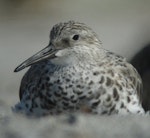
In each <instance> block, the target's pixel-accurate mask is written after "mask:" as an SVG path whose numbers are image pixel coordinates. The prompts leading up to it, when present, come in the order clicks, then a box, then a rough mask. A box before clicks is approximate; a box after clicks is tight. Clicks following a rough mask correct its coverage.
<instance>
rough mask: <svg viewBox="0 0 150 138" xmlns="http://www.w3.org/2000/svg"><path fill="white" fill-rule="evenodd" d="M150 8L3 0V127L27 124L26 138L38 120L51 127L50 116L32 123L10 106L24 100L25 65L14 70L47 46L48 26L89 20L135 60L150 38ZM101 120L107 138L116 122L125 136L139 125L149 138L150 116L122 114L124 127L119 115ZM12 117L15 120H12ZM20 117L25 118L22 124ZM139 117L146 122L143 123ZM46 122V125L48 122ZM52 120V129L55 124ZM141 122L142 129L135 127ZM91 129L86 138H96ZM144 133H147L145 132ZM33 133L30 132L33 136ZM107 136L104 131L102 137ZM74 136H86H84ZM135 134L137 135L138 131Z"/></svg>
mask: <svg viewBox="0 0 150 138" xmlns="http://www.w3.org/2000/svg"><path fill="white" fill-rule="evenodd" d="M149 7H150V1H149V0H145V1H140V0H132V1H130V0H126V1H123V0H122V1H120V0H112V1H110V0H101V1H98V0H94V1H90V0H80V1H78V0H77V1H69V0H64V1H60V0H58V1H55V0H50V1H48V0H43V1H40V0H26V1H25V0H20V1H18V0H14V1H10V0H0V49H1V50H0V116H1V117H0V118H2V119H1V120H2V121H0V123H1V124H2V125H1V126H0V128H3V129H4V130H5V131H6V132H7V127H8V126H9V125H10V126H9V127H10V128H11V130H14V131H17V128H15V127H20V124H21V125H22V126H21V128H19V131H22V130H25V129H26V131H25V132H21V133H22V134H21V135H23V136H24V135H26V134H25V133H28V132H29V131H30V129H31V128H32V127H33V124H34V123H35V124H34V125H35V126H38V124H39V123H41V122H42V123H41V125H43V126H47V125H48V123H47V121H45V120H47V119H44V120H43V121H40V120H38V121H35V120H33V122H34V123H33V124H32V123H31V122H32V121H31V122H30V121H27V119H25V118H24V117H20V116H18V115H14V114H13V113H12V112H11V107H12V106H13V105H14V104H15V103H17V102H18V101H19V96H18V91H19V85H20V81H21V78H22V76H23V74H24V73H25V71H26V69H25V70H23V71H21V72H19V73H17V74H15V73H13V70H14V68H15V67H16V66H17V65H18V64H20V63H21V62H22V61H24V60H25V59H26V58H28V57H29V56H31V55H33V54H34V53H36V52H37V51H39V50H40V49H42V48H43V47H45V46H46V45H47V44H48V42H49V38H48V36H49V30H50V29H51V28H52V26H53V25H54V24H56V23H58V22H60V21H68V20H77V21H80V22H84V23H86V24H88V25H89V26H91V27H92V28H93V30H95V31H96V32H97V34H98V35H99V36H100V38H101V40H102V42H103V46H104V47H105V48H106V49H109V50H111V51H113V52H115V53H118V54H120V55H122V56H125V57H127V59H130V58H131V57H132V56H133V55H134V54H135V53H136V52H137V51H139V50H140V49H141V48H142V47H143V46H144V45H145V44H147V43H149V42H150V14H149V13H150V8H149ZM7 115H8V118H7ZM16 116H17V117H16ZM77 116H78V115H77ZM79 117H80V115H79ZM81 118H82V119H81V122H82V120H83V124H84V125H85V126H86V127H88V129H87V130H89V129H90V127H91V126H90V127H89V124H90V122H89V123H88V122H87V121H86V118H85V119H84V116H82V115H81ZM89 118H90V119H92V120H93V119H95V117H92V116H89ZM7 119H8V120H7ZM87 119H88V117H87ZM96 119H97V120H99V121H98V123H99V126H100V128H101V127H103V129H100V131H98V130H99V129H98V128H99V126H97V125H98V123H96V125H95V126H96V127H95V126H94V124H92V125H93V127H94V128H93V129H95V131H96V132H95V134H97V137H98V135H99V134H100V133H101V132H102V131H103V130H104V128H107V127H108V128H109V129H110V130H108V129H107V131H105V132H106V136H108V137H109V135H110V133H109V131H111V128H112V129H113V126H114V125H116V124H117V125H118V130H117V126H116V127H115V130H114V131H116V132H118V133H119V131H120V129H122V130H123V131H124V134H126V133H127V132H128V131H129V132H130V133H131V130H132V128H133V129H134V132H133V133H134V134H135V132H136V131H135V129H137V132H138V135H140V134H139V133H140V132H141V135H142V136H145V137H147V136H149V135H148V134H149V131H148V128H150V125H149V123H148V121H149V118H141V117H140V118H139V117H137V118H135V119H134V117H125V118H123V121H122V119H121V118H119V121H122V124H124V123H126V124H125V126H124V127H123V126H122V125H120V124H118V123H117V122H118V121H117V119H116V118H113V117H110V122H109V121H107V119H106V118H101V117H100V118H98V117H96ZM3 120H5V121H6V122H5V121H3ZM9 120H11V121H10V122H9ZM18 120H19V122H20V121H21V122H20V123H19V122H18ZM48 120H49V119H48ZM52 120H56V122H57V123H56V124H55V125H56V126H55V127H56V128H57V127H58V130H59V131H66V130H61V129H62V128H60V127H59V125H60V123H61V121H60V122H59V121H57V119H56V118H53V119H52ZM104 120H105V121H104ZM114 120H116V124H113V121H114ZM128 120H129V121H128ZM139 120H140V122H142V123H139ZM7 121H8V124H7ZM45 122H46V124H44V123H45ZM111 122H112V123H111ZM3 123H4V124H5V123H6V125H3ZM28 123H29V124H28ZM50 124H51V120H50ZM50 124H49V127H53V126H51V125H50ZM81 124H82V123H81ZM104 124H105V125H104ZM137 124H138V125H137ZM30 125H31V126H30ZM128 125H129V127H128ZM136 125H137V126H138V127H136ZM49 127H48V128H46V129H45V130H43V133H44V131H47V132H48V129H49ZM55 127H54V128H55ZM142 127H144V128H142ZM8 129H9V128H8ZM28 129H29V130H28ZM39 129H40V127H38V128H36V129H35V131H34V132H33V135H34V136H33V137H36V136H35V134H36V133H38V134H39V131H38V130H39ZM70 129H72V128H69V130H70ZM77 129H78V130H77V131H79V128H77ZM141 129H142V130H141ZM5 131H4V132H5ZM51 131H53V129H51ZM54 132H55V131H54ZM54 132H53V133H54ZM70 132H71V134H72V133H75V132H74V131H73V130H71V131H70ZM89 133H91V134H92V135H93V132H92V131H91V132H90V131H89V132H88V131H87V136H89V137H92V136H91V135H88V134H89ZM112 133H113V132H112ZM145 133H146V135H144V134H145ZM127 135H128V134H127ZM31 136H32V134H31ZM31 136H30V135H29V136H28V137H31ZM104 136H105V135H104V134H103V137H104ZM4 137H7V138H8V137H10V136H9V135H8V136H6V135H4ZM14 137H15V138H16V137H19V136H18V135H16V136H14ZM38 137H40V136H38ZM53 137H54V135H53ZM57 137H58V136H57ZM68 137H69V136H68ZM74 137H82V135H79V136H78V135H77V136H74ZM116 137H120V133H119V135H116ZM133 137H135V135H134V136H133ZM149 137H150V136H149Z"/></svg>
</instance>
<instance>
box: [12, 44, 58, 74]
mask: <svg viewBox="0 0 150 138" xmlns="http://www.w3.org/2000/svg"><path fill="white" fill-rule="evenodd" d="M57 51H58V50H57V49H54V48H53V47H52V46H50V45H49V46H47V47H45V48H44V49H42V50H41V51H39V52H38V53H36V54H35V55H33V56H32V57H30V58H28V59H27V60H25V61H24V62H23V63H21V64H20V65H19V66H18V67H17V68H16V69H15V70H14V72H18V71H21V70H22V69H24V68H26V67H28V66H31V65H33V64H35V63H37V62H39V61H42V60H44V59H47V58H54V57H55V53H56V52H57Z"/></svg>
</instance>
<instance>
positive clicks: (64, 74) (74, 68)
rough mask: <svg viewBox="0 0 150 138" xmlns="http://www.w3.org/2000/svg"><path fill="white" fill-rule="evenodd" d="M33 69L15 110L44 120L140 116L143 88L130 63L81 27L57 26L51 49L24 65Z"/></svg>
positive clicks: (24, 78) (71, 23)
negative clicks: (51, 116)
mask: <svg viewBox="0 0 150 138" xmlns="http://www.w3.org/2000/svg"><path fill="white" fill-rule="evenodd" d="M27 66H31V68H30V69H29V70H28V71H27V73H26V74H25V75H24V77H23V79H22V82H21V86H20V102H19V103H18V104H17V105H16V106H15V110H17V111H22V112H25V113H26V114H31V115H36V116H41V115H47V114H59V113H68V112H77V111H79V112H80V111H81V112H91V113H96V114H107V115H109V114H128V113H135V114H142V113H144V110H143V108H142V107H141V93H142V82H141V78H140V76H139V75H138V73H137V71H136V70H135V69H134V67H133V66H132V65H131V64H129V63H127V62H126V60H125V59H124V58H123V57H121V56H118V55H116V54H114V53H112V52H109V51H107V50H105V49H104V48H103V47H102V45H101V42H100V40H99V38H98V36H97V35H96V33H94V32H93V31H92V29H91V28H89V27H87V26H86V25H85V24H83V23H78V22H74V21H69V22H66V23H59V24H57V25H55V26H54V27H53V28H52V30H51V33H50V43H49V45H48V46H47V47H46V48H44V49H43V50H42V51H40V52H38V53H37V54H35V55H34V56H32V57H31V58H29V59H28V60H26V61H25V62H23V63H22V64H21V65H20V66H19V67H18V68H16V70H15V71H16V72H17V71H20V70H21V69H23V68H25V67H27Z"/></svg>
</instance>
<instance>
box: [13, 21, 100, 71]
mask: <svg viewBox="0 0 150 138" xmlns="http://www.w3.org/2000/svg"><path fill="white" fill-rule="evenodd" d="M94 45H97V46H101V42H100V40H99V39H98V36H97V35H96V33H95V32H93V31H92V29H91V28H89V27H87V26H86V25H85V24H84V23H79V22H74V21H69V22H65V23H59V24H56V25H55V26H54V27H53V28H52V30H51V32H50V42H49V45H48V46H47V47H45V48H44V49H43V50H41V51H39V52H38V53H36V54H35V55H33V56H32V57H30V58H29V59H27V60H26V61H24V62H23V63H22V64H21V65H19V66H18V67H17V68H16V69H15V72H18V71H20V70H22V69H24V68H26V67H28V66H31V65H33V64H35V63H37V62H39V61H42V60H44V59H54V58H63V57H67V58H68V55H70V54H73V53H74V54H75V52H74V50H73V49H74V48H75V47H82V46H84V47H87V48H90V47H91V48H92V47H93V46H94ZM71 51H72V52H71ZM69 52H70V53H69Z"/></svg>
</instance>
